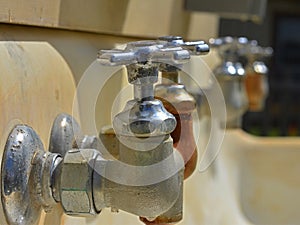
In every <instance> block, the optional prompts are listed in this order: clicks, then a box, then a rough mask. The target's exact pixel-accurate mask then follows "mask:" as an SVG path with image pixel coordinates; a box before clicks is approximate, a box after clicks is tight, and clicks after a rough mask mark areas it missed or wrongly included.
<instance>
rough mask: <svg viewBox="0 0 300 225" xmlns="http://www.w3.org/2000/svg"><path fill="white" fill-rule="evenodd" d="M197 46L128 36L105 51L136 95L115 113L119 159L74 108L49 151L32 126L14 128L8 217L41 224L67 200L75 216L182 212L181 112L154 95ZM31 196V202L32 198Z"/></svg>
mask: <svg viewBox="0 0 300 225" xmlns="http://www.w3.org/2000/svg"><path fill="white" fill-rule="evenodd" d="M191 54H192V53H191V50H190V49H189V48H183V47H181V46H174V45H170V43H169V42H167V41H162V40H157V41H141V42H132V43H128V44H127V47H126V49H125V50H111V51H110V50H108V51H100V53H99V56H98V61H99V63H101V64H104V65H105V66H115V65H125V66H126V68H127V73H128V81H129V83H131V84H133V85H134V99H132V100H130V101H128V102H127V104H126V107H125V108H124V110H123V111H122V112H120V113H119V114H118V115H116V116H115V118H114V121H113V127H114V131H115V134H116V136H117V138H118V142H117V144H118V147H117V152H118V153H117V154H118V160H117V159H113V157H112V158H106V157H105V155H107V152H110V150H109V149H106V148H105V145H103V144H102V143H101V142H100V141H99V139H98V138H97V137H91V136H86V135H83V134H82V132H81V131H80V127H79V125H78V124H77V122H76V121H75V120H74V118H72V117H71V116H69V115H66V114H62V115H59V116H58V117H57V118H56V119H55V121H54V123H53V128H52V132H51V137H50V146H49V149H48V150H49V151H48V152H46V151H45V150H44V147H43V144H42V141H41V140H40V138H39V136H38V134H37V133H36V132H35V131H34V130H33V129H32V128H31V127H29V126H27V125H17V126H16V127H15V128H14V129H13V130H12V131H11V133H10V135H9V136H8V139H7V143H6V146H5V150H4V155H3V159H2V169H1V187H2V190H1V200H2V205H3V207H4V212H5V216H6V219H7V222H8V223H9V224H12V225H33V224H36V223H37V221H38V219H39V216H40V212H41V210H42V209H44V210H45V212H50V211H51V209H52V208H53V207H54V206H55V205H57V204H60V205H61V206H62V208H63V209H64V212H65V213H66V214H68V215H73V216H86V215H96V214H99V213H100V212H101V210H102V209H103V208H107V207H109V208H111V209H112V211H118V210H123V211H126V212H129V213H131V214H134V215H137V216H139V217H142V218H145V219H147V221H150V222H151V221H155V220H156V219H157V218H164V220H165V221H164V222H168V223H174V222H178V221H180V220H181V218H182V201H183V200H182V198H183V179H184V177H183V172H184V165H185V164H184V160H183V158H182V156H181V154H180V153H179V152H178V151H174V149H173V140H172V138H171V136H170V134H171V133H172V132H173V131H174V129H175V128H176V119H175V117H174V116H173V115H172V114H171V113H169V112H168V111H167V110H166V109H165V108H164V106H163V104H162V102H161V101H159V100H157V99H155V98H154V87H153V84H154V83H155V82H157V79H158V72H159V70H161V68H162V67H165V65H166V64H171V65H172V66H180V65H182V64H183V63H186V62H188V61H189V59H190V55H191ZM24 202H26V204H24Z"/></svg>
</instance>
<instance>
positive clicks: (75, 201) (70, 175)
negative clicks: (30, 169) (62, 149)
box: [60, 149, 99, 216]
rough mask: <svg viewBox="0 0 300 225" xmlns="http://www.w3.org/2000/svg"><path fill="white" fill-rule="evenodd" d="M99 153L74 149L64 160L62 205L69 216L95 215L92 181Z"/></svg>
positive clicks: (91, 150) (92, 150)
mask: <svg viewBox="0 0 300 225" xmlns="http://www.w3.org/2000/svg"><path fill="white" fill-rule="evenodd" d="M98 156H99V152H98V151H96V150H94V149H72V150H70V151H68V152H67V153H66V155H65V158H64V163H63V167H62V173H61V188H60V190H61V194H60V195H61V204H62V206H63V208H64V210H65V213H66V214H68V215H80V216H82V215H94V214H96V213H98V212H97V211H96V209H95V208H94V203H93V197H92V185H93V182H92V179H93V170H94V166H95V161H96V159H97V157H98Z"/></svg>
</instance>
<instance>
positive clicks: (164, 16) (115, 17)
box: [0, 0, 218, 39]
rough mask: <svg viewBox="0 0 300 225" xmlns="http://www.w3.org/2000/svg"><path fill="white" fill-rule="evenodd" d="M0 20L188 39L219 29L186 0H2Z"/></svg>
mask: <svg viewBox="0 0 300 225" xmlns="http://www.w3.org/2000/svg"><path fill="white" fill-rule="evenodd" d="M199 15H200V16H199ZM0 22H2V23H12V24H25V25H34V26H43V27H54V28H62V29H69V30H80V31H88V32H96V33H108V34H116V35H127V36H139V37H157V36H162V35H170V34H173V35H181V36H184V37H186V38H189V39H191V38H208V37H212V36H215V35H216V32H217V28H218V17H217V16H216V15H214V14H203V13H202V14H199V13H194V12H188V11H186V10H184V1H183V0H164V1H161V0H151V1H149V0H51V1H47V0H27V1H22V0H14V1H7V0H0Z"/></svg>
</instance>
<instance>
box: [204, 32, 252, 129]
mask: <svg viewBox="0 0 300 225" xmlns="http://www.w3.org/2000/svg"><path fill="white" fill-rule="evenodd" d="M209 42H210V44H211V47H212V48H217V49H218V53H219V55H220V57H221V59H222V62H221V63H220V65H219V66H217V67H216V68H215V69H214V74H215V76H216V78H217V80H218V82H219V84H220V86H221V88H222V91H223V95H224V98H225V103H226V111H227V119H226V121H222V122H221V123H222V124H223V126H225V125H226V127H227V128H236V127H240V125H241V116H242V115H243V114H244V113H245V112H246V110H247V109H248V98H247V93H246V89H245V83H244V81H245V76H246V70H245V65H246V64H247V57H246V49H247V47H248V46H249V44H253V43H254V42H250V41H249V40H248V39H247V38H246V37H230V36H228V37H221V38H215V39H214V38H212V39H210V40H209Z"/></svg>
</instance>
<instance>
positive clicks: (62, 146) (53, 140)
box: [49, 113, 82, 157]
mask: <svg viewBox="0 0 300 225" xmlns="http://www.w3.org/2000/svg"><path fill="white" fill-rule="evenodd" d="M80 136H82V134H81V131H80V127H79V124H78V123H77V121H76V120H75V119H74V118H73V117H72V116H70V115H68V114H65V113H61V114H59V115H57V117H56V118H55V120H54V122H53V125H52V129H51V135H50V142H49V152H52V153H58V154H60V155H61V156H62V157H64V156H65V154H66V152H67V151H68V150H70V149H72V148H73V146H74V145H76V143H75V141H76V138H79V137H80Z"/></svg>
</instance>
